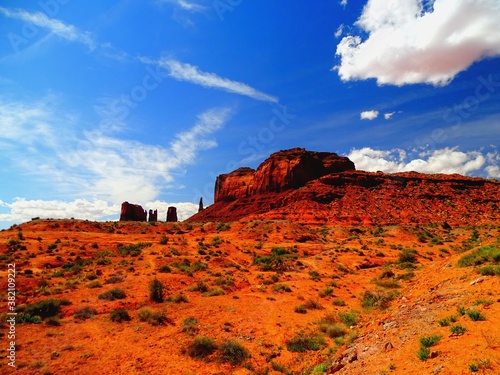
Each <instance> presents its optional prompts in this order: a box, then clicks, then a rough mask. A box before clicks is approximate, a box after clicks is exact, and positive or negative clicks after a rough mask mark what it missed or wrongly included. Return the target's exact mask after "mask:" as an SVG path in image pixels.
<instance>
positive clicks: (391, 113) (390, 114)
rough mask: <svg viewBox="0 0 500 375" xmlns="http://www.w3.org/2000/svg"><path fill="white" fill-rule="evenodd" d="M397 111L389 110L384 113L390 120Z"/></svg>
mask: <svg viewBox="0 0 500 375" xmlns="http://www.w3.org/2000/svg"><path fill="white" fill-rule="evenodd" d="M395 113H396V112H388V113H384V118H385V119H386V120H390V119H391V118H392V116H394V114H395Z"/></svg>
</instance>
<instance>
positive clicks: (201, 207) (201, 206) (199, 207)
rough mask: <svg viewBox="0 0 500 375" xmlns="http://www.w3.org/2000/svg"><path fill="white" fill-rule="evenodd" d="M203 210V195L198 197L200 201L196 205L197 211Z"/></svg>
mask: <svg viewBox="0 0 500 375" xmlns="http://www.w3.org/2000/svg"><path fill="white" fill-rule="evenodd" d="M201 211H203V197H201V198H200V203H199V205H198V212H201Z"/></svg>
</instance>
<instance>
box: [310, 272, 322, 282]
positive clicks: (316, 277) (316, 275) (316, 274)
mask: <svg viewBox="0 0 500 375" xmlns="http://www.w3.org/2000/svg"><path fill="white" fill-rule="evenodd" d="M309 276H311V279H312V280H314V281H319V280H321V275H320V274H319V272H318V271H315V270H312V271H309Z"/></svg>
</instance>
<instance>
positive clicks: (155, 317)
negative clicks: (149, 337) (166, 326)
mask: <svg viewBox="0 0 500 375" xmlns="http://www.w3.org/2000/svg"><path fill="white" fill-rule="evenodd" d="M137 318H138V319H139V320H140V321H141V322H147V323H149V324H151V325H153V326H156V325H160V324H163V323H165V322H166V321H167V317H166V316H165V313H164V312H163V311H155V310H152V309H150V308H149V307H143V308H142V309H140V310H139V311H138V312H137Z"/></svg>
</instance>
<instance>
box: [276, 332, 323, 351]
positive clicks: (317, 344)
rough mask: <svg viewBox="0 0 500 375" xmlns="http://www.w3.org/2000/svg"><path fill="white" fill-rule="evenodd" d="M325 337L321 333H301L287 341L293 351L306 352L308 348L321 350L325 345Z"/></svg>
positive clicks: (289, 348) (287, 345) (288, 346)
mask: <svg viewBox="0 0 500 375" xmlns="http://www.w3.org/2000/svg"><path fill="white" fill-rule="evenodd" d="M325 345H326V344H325V339H324V338H323V336H321V335H311V334H304V333H299V334H298V335H297V336H295V337H294V338H292V339H291V340H289V341H288V342H287V343H286V347H287V349H288V350H289V351H291V352H299V353H302V352H305V351H307V350H320V349H322V348H323V347H325Z"/></svg>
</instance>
